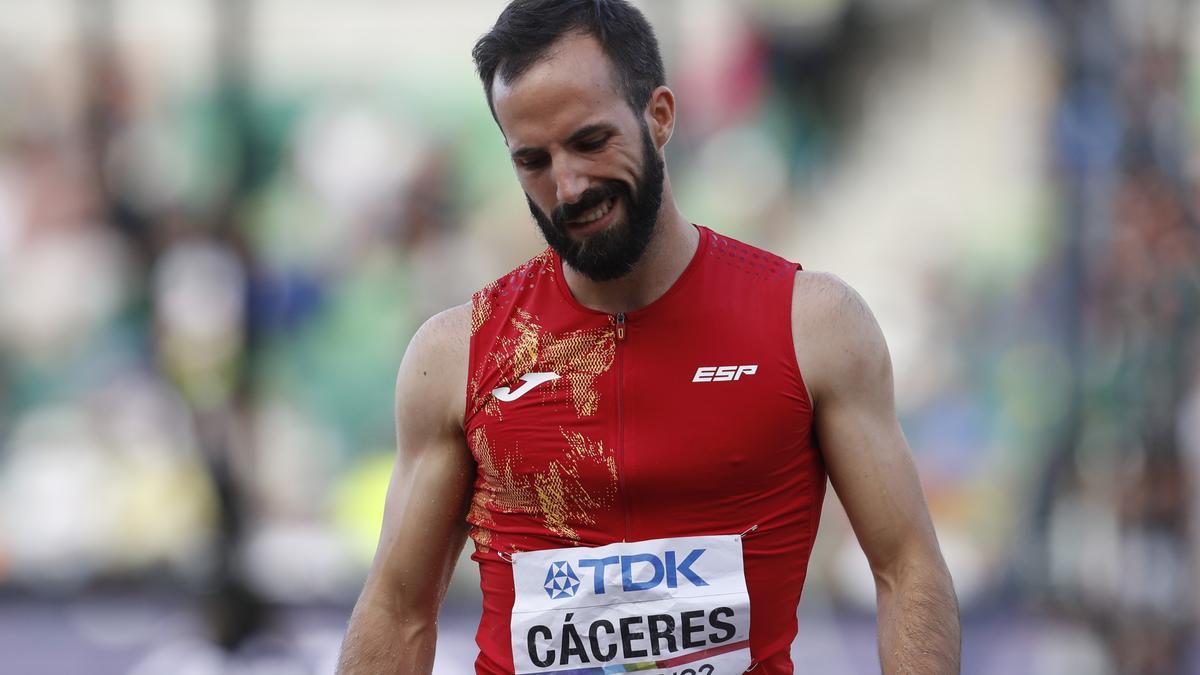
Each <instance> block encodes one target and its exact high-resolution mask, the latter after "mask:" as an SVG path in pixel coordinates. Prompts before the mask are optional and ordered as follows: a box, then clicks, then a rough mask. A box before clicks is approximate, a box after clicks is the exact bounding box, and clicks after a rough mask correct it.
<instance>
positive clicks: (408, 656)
mask: <svg viewBox="0 0 1200 675" xmlns="http://www.w3.org/2000/svg"><path fill="white" fill-rule="evenodd" d="M469 312H470V308H469V307H468V306H463V307H456V308H454V309H451V310H448V311H446V312H443V313H441V314H439V315H437V316H435V317H434V318H432V319H430V320H429V321H428V322H426V323H425V325H424V326H422V327H421V329H420V330H419V331H417V334H416V335H415V336H414V337H413V339H412V343H411V344H410V345H409V348H408V351H407V352H406V353H405V355H404V360H403V363H402V364H401V366H400V373H399V375H398V376H397V378H396V434H397V445H398V454H397V459H396V464H395V468H394V469H393V470H392V479H391V484H390V485H389V486H388V493H387V503H386V505H385V507H384V516H383V530H382V532H381V533H380V536H379V545H378V548H377V549H376V551H375V559H374V562H373V563H372V565H371V571H370V573H369V574H368V576H367V581H366V584H365V585H364V587H363V591H362V594H361V595H360V596H359V598H358V602H357V603H356V604H355V606H354V612H353V614H352V615H351V617H350V625H349V628H348V629H347V631H346V637H345V640H344V641H343V643H342V652H341V656H340V657H339V659H338V666H337V673H338V675H401V674H403V675H417V674H421V675H428V673H430V672H431V671H432V670H433V656H434V647H435V645H436V642H437V616H438V608H439V607H440V606H441V603H442V598H443V597H444V595H445V593H446V587H447V586H448V585H449V583H450V575H451V572H452V571H453V569H454V564H455V562H456V560H457V559H458V555H459V553H460V552H461V551H462V547H463V544H464V543H465V541H466V522H465V520H464V514H465V513H466V509H467V505H468V500H469V499H470V491H471V482H472V480H473V479H474V475H475V465H474V462H473V460H472V458H471V455H470V452H469V451H468V450H467V446H466V442H465V441H464V439H463V432H462V416H463V412H462V411H463V407H464V405H465V398H464V397H465V395H466V394H465V392H466V370H467V363H466V362H467V342H468V339H469V338H468V335H469V333H468V330H469V328H468V327H469V321H470V318H469V317H470V314H469Z"/></svg>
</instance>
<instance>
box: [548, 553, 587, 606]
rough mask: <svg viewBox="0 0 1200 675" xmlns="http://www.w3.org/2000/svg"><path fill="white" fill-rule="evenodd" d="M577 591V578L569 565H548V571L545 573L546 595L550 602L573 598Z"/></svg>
mask: <svg viewBox="0 0 1200 675" xmlns="http://www.w3.org/2000/svg"><path fill="white" fill-rule="evenodd" d="M578 590H579V577H577V576H575V570H573V569H571V563H568V562H565V561H564V562H554V563H550V569H549V570H547V571H546V594H547V595H549V596H550V599H551V600H560V599H562V598H573V597H575V593H576V591H578Z"/></svg>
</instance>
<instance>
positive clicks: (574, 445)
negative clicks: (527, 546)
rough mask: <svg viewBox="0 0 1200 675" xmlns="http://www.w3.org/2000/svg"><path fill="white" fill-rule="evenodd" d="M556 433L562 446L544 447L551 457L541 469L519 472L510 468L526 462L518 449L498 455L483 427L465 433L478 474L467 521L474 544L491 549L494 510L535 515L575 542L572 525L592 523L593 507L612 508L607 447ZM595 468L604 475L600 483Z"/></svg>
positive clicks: (613, 472) (612, 469)
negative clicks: (477, 467)
mask: <svg viewBox="0 0 1200 675" xmlns="http://www.w3.org/2000/svg"><path fill="white" fill-rule="evenodd" d="M559 433H560V434H562V437H563V441H564V442H565V445H566V447H565V448H554V449H547V450H548V451H550V452H551V453H552V454H553V456H554V459H551V460H550V461H549V462H547V463H546V466H545V468H544V469H542V470H535V471H524V472H522V471H520V470H519V469H517V468H515V466H520V465H525V466H528V465H529V461H530V460H529V459H528V458H522V457H521V455H520V450H519V448H513V449H512V451H511V452H499V453H498V452H497V449H496V448H493V447H492V445H491V443H489V441H488V437H487V433H486V432H485V430H484V428H483V427H480V428H477V429H475V430H474V431H473V432H472V433H471V437H470V444H471V451H472V453H474V455H475V459H476V461H477V462H478V465H479V478H478V479H477V481H476V487H475V493H474V495H472V498H471V508H470V511H468V513H467V521H468V522H469V523H471V525H472V527H471V531H470V535H471V538H472V539H474V540H475V542H476V543H477V544H479V545H480V546H482V547H485V548H486V547H491V546H492V543H493V538H494V530H495V528H496V514H509V513H520V514H525V515H529V516H533V517H535V518H540V519H541V520H542V521H543V522H544V523H545V526H546V529H547V530H548V531H549V532H551V533H552V534H555V535H557V536H559V537H563V538H566V539H573V540H575V541H578V540H579V538H580V537H579V531H578V529H577V528H578V527H581V526H587V525H595V524H596V519H595V517H594V514H595V513H596V512H597V510H599V509H608V508H612V507H613V506H615V504H616V498H617V464H616V458H615V457H614V455H613V451H612V449H611V448H607V447H605V445H604V443H603V441H597V440H592V439H590V438H588V437H587V436H585V435H583V434H580V433H577V432H573V431H567V430H565V429H563V428H561V427H560V428H559ZM596 469H600V473H601V474H602V475H603V476H604V479H603V480H602V481H601V482H600V483H597V481H596V473H597V472H596ZM589 486H590V489H589Z"/></svg>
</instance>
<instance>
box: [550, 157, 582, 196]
mask: <svg viewBox="0 0 1200 675" xmlns="http://www.w3.org/2000/svg"><path fill="white" fill-rule="evenodd" d="M554 188H555V197H556V198H557V199H558V203H559V204H574V203H575V202H577V201H579V198H580V197H582V196H583V193H584V192H586V191H587V189H588V179H587V176H586V175H585V174H583V173H582V172H580V171H578V170H576V169H575V168H574V167H573V166H571V162H570V161H567V162H562V163H560V165H559V166H558V167H557V170H556V173H555V175H554Z"/></svg>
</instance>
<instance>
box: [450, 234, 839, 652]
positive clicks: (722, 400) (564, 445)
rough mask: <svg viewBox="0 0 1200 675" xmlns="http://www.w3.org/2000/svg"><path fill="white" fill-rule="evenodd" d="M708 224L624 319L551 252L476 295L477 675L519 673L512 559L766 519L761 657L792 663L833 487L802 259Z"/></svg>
mask: <svg viewBox="0 0 1200 675" xmlns="http://www.w3.org/2000/svg"><path fill="white" fill-rule="evenodd" d="M699 231H700V244H699V247H698V248H697V250H696V254H695V256H694V257H693V259H692V261H691V262H690V263H689V264H688V266H687V268H686V269H685V270H684V272H683V274H682V275H681V276H680V277H679V279H678V280H677V281H676V282H675V284H674V285H673V286H672V287H671V288H670V290H668V291H667V293H666V294H664V295H663V296H662V297H661V298H659V299H658V300H656V301H655V302H653V303H651V304H650V305H649V306H647V307H645V308H643V309H639V310H637V311H633V312H628V313H626V314H623V315H621V314H618V315H611V314H605V313H603V312H598V311H595V310H591V309H588V308H586V307H583V306H582V305H580V304H579V303H578V302H577V301H576V300H575V299H574V297H573V296H572V295H571V292H570V289H569V288H568V286H567V284H566V281H565V280H564V278H563V273H562V261H561V259H560V258H559V257H558V256H557V255H556V254H554V253H553V252H552V251H550V250H546V251H544V252H543V253H542V254H541V255H539V256H537V257H536V258H534V259H532V260H530V261H529V262H527V263H525V264H524V265H521V266H520V267H518V268H517V269H516V270H514V271H512V272H511V273H509V274H508V275H507V276H505V277H503V278H501V279H499V280H497V281H495V282H493V283H492V284H490V285H488V286H486V287H485V288H483V289H482V290H480V291H479V292H478V293H476V294H475V296H474V298H473V314H472V321H471V348H470V366H469V373H470V378H469V383H468V392H467V407H466V417H465V432H466V437H467V440H468V443H469V445H470V448H471V452H472V454H473V455H474V456H475V460H476V462H477V463H478V467H479V469H478V475H477V477H476V479H475V491H474V496H473V499H472V502H471V508H470V512H469V514H468V516H467V520H468V522H469V523H470V525H471V538H472V539H474V541H475V547H476V552H475V554H474V555H473V556H472V558H473V559H474V560H475V561H476V562H478V563H479V570H480V576H481V585H482V588H483V618H482V620H481V621H480V625H479V632H478V635H477V642H478V644H479V648H480V654H479V657H478V659H477V661H476V671H477V672H478V673H487V674H493V673H495V674H499V673H512V672H513V656H512V639H511V636H510V633H509V622H510V616H511V614H510V613H511V611H512V606H513V599H514V592H513V576H512V566H511V564H510V562H509V561H508V559H507V558H508V556H507V555H506V554H508V553H512V552H518V551H531V550H542V549H547V548H561V547H567V546H600V545H605V544H610V543H613V542H618V541H630V542H633V541H641V540H647V539H658V538H666V537H682V536H697V535H718V534H738V533H741V532H744V531H746V530H748V529H750V528H751V527H754V526H757V528H756V529H754V531H752V532H750V533H749V534H747V535H746V536H745V537H743V540H742V546H743V552H744V565H745V573H746V586H747V591H748V593H749V596H750V604H751V614H750V616H751V625H750V647H751V655H752V658H753V660H754V662H755V663H758V664H759V665H758V667H757V668H756V671H757V672H758V673H762V674H763V675H775V674H778V673H791V672H792V663H791V658H790V647H791V642H792V639H793V638H794V637H795V635H796V605H797V603H798V602H799V600H800V590H801V587H802V586H803V585H804V578H805V572H806V569H807V566H808V558H809V554H810V552H811V551H812V544H813V537H814V536H815V534H816V530H817V522H818V521H819V520H820V512H821V502H822V499H823V498H824V493H825V467H824V464H823V463H822V461H821V456H820V453H819V452H818V450H817V447H816V442H815V439H814V437H813V425H812V405H811V403H810V401H809V398H808V395H807V392H806V390H805V387H804V382H803V380H802V379H801V376H800V370H799V367H798V366H797V364H796V357H795V350H794V346H793V342H792V330H791V299H792V288H793V281H794V277H795V271H796V269H797V267H798V266H797V265H796V264H794V263H790V262H788V261H786V260H784V259H783V258H780V257H778V256H776V255H773V254H771V253H767V252H765V251H762V250H760V249H757V248H754V247H752V246H748V245H746V244H743V243H741V242H738V241H735V240H733V239H730V238H729V237H725V236H722V235H719V234H716V233H714V232H712V231H711V230H709V229H707V228H704V227H700V228H699ZM530 373H542V374H543V375H533V376H531V377H528V378H527V379H525V380H522V379H521V378H522V376H526V375H528V374H530ZM550 373H554V374H557V375H558V376H559V377H558V378H557V379H550V378H551V377H552V376H551V375H548V374H550ZM497 390H499V391H497ZM504 399H507V400H504Z"/></svg>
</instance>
